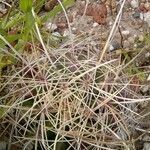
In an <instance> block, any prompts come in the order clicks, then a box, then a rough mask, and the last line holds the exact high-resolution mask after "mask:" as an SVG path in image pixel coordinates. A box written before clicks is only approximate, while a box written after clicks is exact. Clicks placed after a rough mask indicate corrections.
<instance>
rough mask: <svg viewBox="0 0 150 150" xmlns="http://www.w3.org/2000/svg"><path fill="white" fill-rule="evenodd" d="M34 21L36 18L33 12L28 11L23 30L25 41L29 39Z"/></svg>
mask: <svg viewBox="0 0 150 150" xmlns="http://www.w3.org/2000/svg"><path fill="white" fill-rule="evenodd" d="M34 22H35V19H34V17H33V15H32V13H31V12H28V13H26V16H25V27H24V30H23V39H24V40H25V41H27V40H28V35H29V33H30V31H31V30H32V29H33V26H34Z"/></svg>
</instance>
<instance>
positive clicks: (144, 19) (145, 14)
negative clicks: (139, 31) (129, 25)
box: [140, 11, 150, 27]
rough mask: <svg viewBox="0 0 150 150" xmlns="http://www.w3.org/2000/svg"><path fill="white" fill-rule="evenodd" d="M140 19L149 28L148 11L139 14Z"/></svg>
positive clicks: (149, 12)
mask: <svg viewBox="0 0 150 150" xmlns="http://www.w3.org/2000/svg"><path fill="white" fill-rule="evenodd" d="M140 19H141V20H143V21H145V22H147V24H148V26H149V27H150V11H148V12H146V13H140Z"/></svg>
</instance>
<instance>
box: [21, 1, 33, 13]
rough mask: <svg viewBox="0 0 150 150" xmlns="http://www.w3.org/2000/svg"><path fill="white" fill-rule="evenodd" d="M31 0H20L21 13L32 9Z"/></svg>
mask: <svg viewBox="0 0 150 150" xmlns="http://www.w3.org/2000/svg"><path fill="white" fill-rule="evenodd" d="M32 4H33V0H20V2H19V7H20V9H21V10H22V11H23V12H29V11H31V9H32Z"/></svg>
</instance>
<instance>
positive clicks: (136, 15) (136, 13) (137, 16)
mask: <svg viewBox="0 0 150 150" xmlns="http://www.w3.org/2000/svg"><path fill="white" fill-rule="evenodd" d="M132 16H133V18H135V19H138V18H140V13H139V12H135V13H134V14H132Z"/></svg>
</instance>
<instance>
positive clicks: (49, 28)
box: [45, 22, 57, 31]
mask: <svg viewBox="0 0 150 150" xmlns="http://www.w3.org/2000/svg"><path fill="white" fill-rule="evenodd" d="M45 28H46V29H47V30H50V31H54V30H56V29H57V25H56V24H54V23H51V22H48V23H46V24H45Z"/></svg>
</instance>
